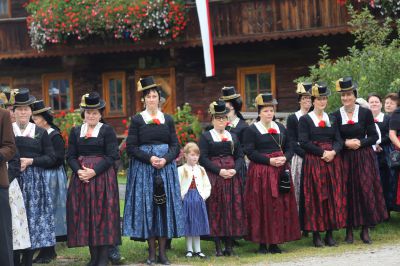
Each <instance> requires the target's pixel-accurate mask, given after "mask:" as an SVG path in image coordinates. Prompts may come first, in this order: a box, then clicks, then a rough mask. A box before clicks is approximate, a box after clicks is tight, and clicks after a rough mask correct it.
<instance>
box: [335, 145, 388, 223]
mask: <svg viewBox="0 0 400 266" xmlns="http://www.w3.org/2000/svg"><path fill="white" fill-rule="evenodd" d="M343 166H344V174H345V176H347V177H348V180H347V210H348V218H347V226H352V227H357V226H361V225H365V226H373V225H376V224H379V223H380V222H382V221H383V220H385V219H386V218H387V217H388V214H387V211H386V204H385V199H384V197H383V191H382V185H381V181H380V177H379V171H378V163H377V161H376V156H375V153H374V151H373V150H372V147H365V148H360V149H358V150H347V149H346V150H344V151H343Z"/></svg>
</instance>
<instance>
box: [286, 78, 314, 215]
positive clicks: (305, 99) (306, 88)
mask: <svg viewBox="0 0 400 266" xmlns="http://www.w3.org/2000/svg"><path fill="white" fill-rule="evenodd" d="M311 87H312V83H311V82H300V83H298V84H297V90H296V94H297V95H298V97H297V98H298V101H299V105H300V109H299V110H298V111H297V112H295V113H294V114H291V115H289V116H288V118H287V120H286V127H287V132H288V137H289V141H290V148H291V149H292V151H293V157H292V160H291V163H290V170H291V173H292V178H293V186H294V191H295V196H296V202H297V209H298V210H299V205H300V191H301V183H302V182H301V178H302V175H301V173H302V172H301V171H302V166H303V158H304V155H305V151H304V150H303V149H302V148H301V147H300V143H299V133H298V127H299V120H300V117H302V116H303V115H305V114H307V113H308V112H309V111H310V108H311V94H310V93H311Z"/></svg>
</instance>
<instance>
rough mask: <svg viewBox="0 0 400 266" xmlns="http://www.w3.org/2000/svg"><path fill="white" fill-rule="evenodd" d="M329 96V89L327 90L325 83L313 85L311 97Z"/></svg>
mask: <svg viewBox="0 0 400 266" xmlns="http://www.w3.org/2000/svg"><path fill="white" fill-rule="evenodd" d="M329 95H331V91H330V89H328V85H327V84H326V83H325V82H318V83H315V84H314V86H313V87H312V90H311V96H313V97H321V96H329Z"/></svg>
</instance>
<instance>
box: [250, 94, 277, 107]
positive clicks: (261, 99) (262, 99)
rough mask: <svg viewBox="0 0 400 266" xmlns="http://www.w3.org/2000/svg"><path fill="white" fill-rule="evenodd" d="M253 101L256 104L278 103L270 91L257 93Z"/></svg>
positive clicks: (271, 104) (269, 104) (272, 104)
mask: <svg viewBox="0 0 400 266" xmlns="http://www.w3.org/2000/svg"><path fill="white" fill-rule="evenodd" d="M255 102H256V105H257V106H274V105H277V104H278V102H277V101H276V99H274V97H273V96H272V94H271V93H261V94H258V95H257V97H256V99H255Z"/></svg>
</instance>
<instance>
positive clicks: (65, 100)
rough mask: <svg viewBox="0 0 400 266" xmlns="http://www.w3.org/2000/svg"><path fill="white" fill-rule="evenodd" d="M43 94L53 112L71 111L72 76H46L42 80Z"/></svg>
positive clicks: (59, 74)
mask: <svg viewBox="0 0 400 266" xmlns="http://www.w3.org/2000/svg"><path fill="white" fill-rule="evenodd" d="M42 82H43V94H44V97H43V98H44V99H45V103H46V105H48V106H50V107H51V108H53V111H55V112H57V111H69V110H70V109H73V105H74V104H73V99H74V98H73V94H72V76H71V74H66V73H58V74H45V75H43V78H42Z"/></svg>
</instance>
